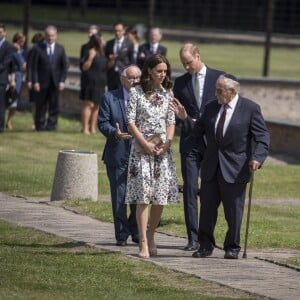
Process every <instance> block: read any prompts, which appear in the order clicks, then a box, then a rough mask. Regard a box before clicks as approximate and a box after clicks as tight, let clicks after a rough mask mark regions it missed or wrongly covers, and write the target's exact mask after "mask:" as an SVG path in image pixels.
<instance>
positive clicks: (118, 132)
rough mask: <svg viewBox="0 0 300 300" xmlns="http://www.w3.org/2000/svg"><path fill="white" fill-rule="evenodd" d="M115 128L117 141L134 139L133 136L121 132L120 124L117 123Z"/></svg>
mask: <svg viewBox="0 0 300 300" xmlns="http://www.w3.org/2000/svg"><path fill="white" fill-rule="evenodd" d="M115 128H116V133H115V136H116V139H118V140H129V139H131V138H132V136H131V135H130V134H129V133H128V132H122V131H121V130H120V126H119V123H116V127H115Z"/></svg>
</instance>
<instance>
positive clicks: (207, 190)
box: [198, 167, 246, 252]
mask: <svg viewBox="0 0 300 300" xmlns="http://www.w3.org/2000/svg"><path fill="white" fill-rule="evenodd" d="M245 193H246V184H245V183H227V182H226V181H225V179H224V177H223V175H222V172H221V170H220V168H219V167H218V169H217V171H216V174H215V176H214V178H213V179H212V180H211V181H204V180H202V181H201V189H200V202H201V208H200V220H199V237H198V238H199V243H200V249H203V248H205V249H208V250H209V249H213V248H214V246H215V238H214V229H215V225H216V222H217V218H218V207H219V206H220V203H221V202H222V204H223V208H224V214H225V219H226V222H227V225H228V230H227V233H226V237H225V240H224V244H223V247H224V250H225V251H227V250H233V251H237V252H239V251H240V249H241V247H240V231H241V224H242V217H243V210H244V204H245Z"/></svg>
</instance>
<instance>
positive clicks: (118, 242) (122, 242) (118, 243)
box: [116, 241, 127, 247]
mask: <svg viewBox="0 0 300 300" xmlns="http://www.w3.org/2000/svg"><path fill="white" fill-rule="evenodd" d="M116 246H121V247H123V246H127V242H126V241H117V242H116Z"/></svg>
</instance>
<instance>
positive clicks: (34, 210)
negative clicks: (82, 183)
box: [0, 193, 300, 300]
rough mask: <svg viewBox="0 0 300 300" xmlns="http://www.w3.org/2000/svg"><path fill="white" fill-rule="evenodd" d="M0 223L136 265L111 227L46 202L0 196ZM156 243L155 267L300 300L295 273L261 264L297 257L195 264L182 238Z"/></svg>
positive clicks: (281, 253) (256, 254) (263, 254)
mask: <svg viewBox="0 0 300 300" xmlns="http://www.w3.org/2000/svg"><path fill="white" fill-rule="evenodd" d="M0 219H2V220H6V221H8V222H11V223H15V224H18V225H21V226H26V227H32V228H35V229H38V230H42V231H45V232H49V233H52V234H55V235H58V236H63V237H67V238H70V239H73V240H75V241H81V242H85V243H87V244H90V245H93V246H96V247H99V248H101V249H103V250H107V251H117V252H122V253H123V254H125V255H128V256H130V257H132V258H136V259H139V258H138V257H137V253H138V247H137V245H136V244H134V243H132V242H131V241H129V243H128V246H126V247H117V246H115V239H114V229H113V224H112V223H107V222H101V221H98V220H95V219H93V218H91V217H88V216H85V215H80V214H78V213H76V212H74V211H71V210H66V209H64V208H63V207H62V206H61V205H60V203H58V202H56V201H49V199H47V198H43V199H26V198H22V197H13V196H9V195H6V194H3V193H0ZM156 242H157V245H158V251H159V255H158V256H157V257H151V258H149V259H148V260H147V261H149V262H152V263H154V264H156V265H159V266H162V267H167V268H169V269H173V270H176V271H179V272H183V273H187V274H193V275H195V276H197V277H199V278H202V279H205V280H209V281H213V282H216V283H219V284H222V285H225V286H228V287H231V288H234V289H239V290H243V291H246V292H249V293H251V294H253V295H255V294H256V295H260V296H264V297H267V298H270V299H286V300H298V299H300V285H299V282H300V272H299V270H297V269H292V268H288V267H284V266H280V265H277V264H274V263H271V262H269V261H266V260H265V259H269V260H273V259H274V260H275V259H276V258H287V257H297V256H298V257H299V256H300V252H299V251H294V250H286V249H282V250H277V249H276V250H270V251H253V250H251V249H249V250H248V256H247V259H239V260H225V259H223V256H224V252H223V251H222V250H220V249H215V251H214V253H213V255H212V256H211V257H209V258H204V259H196V258H192V257H191V253H190V252H186V251H183V250H182V248H183V246H184V244H185V243H186V240H185V239H184V238H181V237H176V236H171V235H166V234H163V233H158V234H157V236H156Z"/></svg>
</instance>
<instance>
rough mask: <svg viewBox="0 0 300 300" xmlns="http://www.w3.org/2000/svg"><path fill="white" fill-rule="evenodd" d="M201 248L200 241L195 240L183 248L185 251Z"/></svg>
mask: <svg viewBox="0 0 300 300" xmlns="http://www.w3.org/2000/svg"><path fill="white" fill-rule="evenodd" d="M198 248H199V243H198V242H193V243H188V244H187V245H186V246H185V247H184V248H183V250H184V251H195V250H198Z"/></svg>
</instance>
